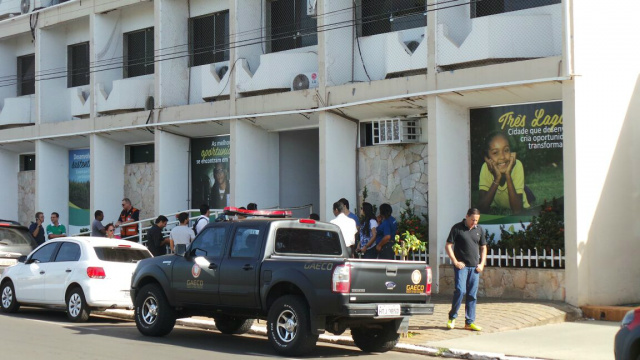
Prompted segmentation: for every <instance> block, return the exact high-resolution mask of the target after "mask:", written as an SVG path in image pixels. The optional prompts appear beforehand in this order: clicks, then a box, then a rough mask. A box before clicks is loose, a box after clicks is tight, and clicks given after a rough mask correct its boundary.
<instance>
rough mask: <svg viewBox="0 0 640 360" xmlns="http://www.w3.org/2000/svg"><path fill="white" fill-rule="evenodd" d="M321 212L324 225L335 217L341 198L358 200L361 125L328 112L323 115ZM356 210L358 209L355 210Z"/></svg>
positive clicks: (353, 206)
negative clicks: (359, 129) (336, 203)
mask: <svg viewBox="0 0 640 360" xmlns="http://www.w3.org/2000/svg"><path fill="white" fill-rule="evenodd" d="M319 132H320V209H319V212H318V214H319V215H320V219H321V220H323V221H329V220H331V219H333V218H334V217H335V216H334V215H333V203H334V202H336V201H338V200H339V199H340V198H346V199H357V195H358V194H356V181H357V169H356V157H357V154H356V150H357V141H358V125H357V124H356V123H354V122H353V121H351V120H348V119H345V118H343V117H340V116H338V115H334V114H331V113H328V112H323V113H321V114H320V130H319ZM351 208H352V210H355V209H356V208H357V205H352V206H351Z"/></svg>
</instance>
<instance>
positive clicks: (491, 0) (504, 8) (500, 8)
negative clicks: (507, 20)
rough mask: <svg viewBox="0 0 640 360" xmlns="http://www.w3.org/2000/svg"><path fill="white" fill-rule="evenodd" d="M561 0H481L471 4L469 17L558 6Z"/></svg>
mask: <svg viewBox="0 0 640 360" xmlns="http://www.w3.org/2000/svg"><path fill="white" fill-rule="evenodd" d="M560 2H561V0H482V1H475V2H471V17H472V18H476V17H482V16H488V15H495V14H501V13H505V12H510V11H517V10H524V9H530V8H534V7H540V6H547V5H553V4H560Z"/></svg>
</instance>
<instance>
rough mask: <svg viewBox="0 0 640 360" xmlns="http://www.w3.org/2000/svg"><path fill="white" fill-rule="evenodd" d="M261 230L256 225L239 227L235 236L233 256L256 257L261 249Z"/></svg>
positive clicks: (232, 248) (232, 249)
mask: <svg viewBox="0 0 640 360" xmlns="http://www.w3.org/2000/svg"><path fill="white" fill-rule="evenodd" d="M259 235H260V230H259V229H258V228H255V227H244V226H243V227H240V226H239V227H238V228H236V233H235V236H234V237H233V245H232V247H231V257H255V256H257V255H258V252H259V251H260V241H259V240H260V237H259Z"/></svg>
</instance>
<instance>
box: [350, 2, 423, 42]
mask: <svg viewBox="0 0 640 360" xmlns="http://www.w3.org/2000/svg"><path fill="white" fill-rule="evenodd" d="M361 1H362V3H361V5H360V9H358V8H356V9H357V10H360V11H357V12H356V13H360V18H359V19H357V22H358V24H360V25H361V31H362V32H361V34H362V36H370V35H376V34H384V33H388V32H392V31H400V30H406V29H413V28H418V27H423V26H427V11H426V9H427V6H426V1H425V0H382V1H381V0H361Z"/></svg>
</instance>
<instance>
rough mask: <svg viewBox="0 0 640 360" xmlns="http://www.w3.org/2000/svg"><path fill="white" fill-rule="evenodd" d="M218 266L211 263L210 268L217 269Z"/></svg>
mask: <svg viewBox="0 0 640 360" xmlns="http://www.w3.org/2000/svg"><path fill="white" fill-rule="evenodd" d="M217 268H218V265H216V264H214V263H211V264H209V269H211V270H215V269H217Z"/></svg>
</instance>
